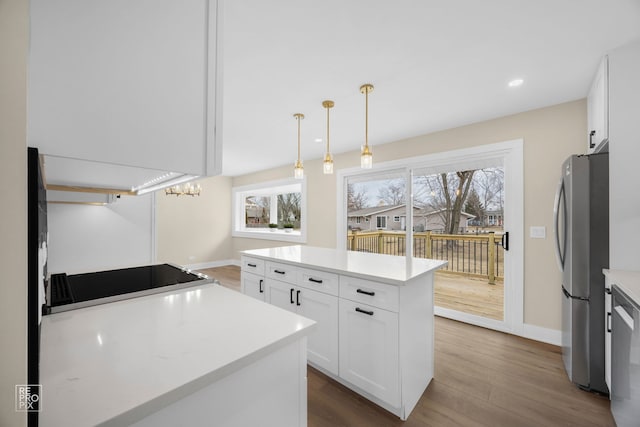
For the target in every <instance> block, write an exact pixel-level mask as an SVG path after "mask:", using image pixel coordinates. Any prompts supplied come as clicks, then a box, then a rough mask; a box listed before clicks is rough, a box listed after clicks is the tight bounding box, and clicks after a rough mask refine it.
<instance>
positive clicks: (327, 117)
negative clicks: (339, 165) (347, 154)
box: [326, 105, 331, 154]
mask: <svg viewBox="0 0 640 427" xmlns="http://www.w3.org/2000/svg"><path fill="white" fill-rule="evenodd" d="M326 108H327V154H329V109H330V108H331V107H329V106H328V105H327V106H326Z"/></svg>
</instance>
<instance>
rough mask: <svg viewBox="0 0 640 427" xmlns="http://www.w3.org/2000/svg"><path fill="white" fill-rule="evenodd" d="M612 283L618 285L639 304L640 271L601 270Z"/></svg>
mask: <svg viewBox="0 0 640 427" xmlns="http://www.w3.org/2000/svg"><path fill="white" fill-rule="evenodd" d="M603 272H604V275H605V276H607V277H608V278H609V282H610V283H611V284H612V285H616V286H618V287H619V288H620V289H622V291H623V292H624V293H625V294H627V295H628V296H629V298H631V299H632V300H633V301H635V303H636V304H638V305H640V271H628V270H607V269H605V270H603Z"/></svg>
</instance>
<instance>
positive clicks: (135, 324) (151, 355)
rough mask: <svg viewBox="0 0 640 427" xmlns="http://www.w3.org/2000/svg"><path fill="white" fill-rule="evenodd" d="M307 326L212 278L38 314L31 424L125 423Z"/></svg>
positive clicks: (288, 339) (291, 338) (304, 331)
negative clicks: (36, 407)
mask: <svg viewBox="0 0 640 427" xmlns="http://www.w3.org/2000/svg"><path fill="white" fill-rule="evenodd" d="M314 325H315V322H313V321H312V320H309V319H306V318H304V317H301V316H298V315H296V314H293V313H289V312H287V311H285V310H281V309H279V308H277V307H275V306H272V305H269V304H265V303H262V302H260V301H257V300H255V299H253V298H251V297H248V296H245V295H243V294H241V293H239V292H235V291H233V290H230V289H227V288H224V287H222V286H219V285H216V284H207V285H202V286H197V287H193V288H187V289H182V290H179V291H175V292H167V293H162V294H156V295H149V296H146V297H142V298H135V299H130V300H125V301H119V302H114V303H110V304H104V305H98V306H94V307H88V308H83V309H80V310H74V311H67V312H62V313H57V314H52V315H49V316H44V317H43V318H42V329H41V350H40V351H41V353H40V382H41V384H42V408H43V409H42V412H41V413H40V425H41V426H42V427H53V426H55V427H59V426H65V427H72V426H92V425H96V424H100V425H105V426H106V425H108V426H119V425H129V424H131V423H133V422H135V421H137V420H138V419H141V418H142V417H144V416H146V415H148V414H150V413H153V412H155V411H157V410H158V409H160V408H162V407H163V406H166V405H167V404H169V403H171V402H174V401H176V400H178V399H180V398H182V397H185V396H187V395H189V394H191V393H193V392H196V391H198V390H200V389H201V388H203V387H205V386H207V385H209V384H211V383H213V382H215V381H217V380H218V379H220V378H223V377H225V376H227V375H228V374H230V373H232V372H235V371H237V370H239V369H241V368H243V367H244V366H247V365H249V364H250V363H252V362H254V361H256V360H258V359H260V358H261V357H263V356H265V355H267V354H269V353H271V352H273V351H275V350H276V349H278V348H281V347H283V346H285V345H287V344H289V343H291V342H294V341H295V340H297V339H300V338H301V337H302V336H304V335H307V334H308V333H309V331H310V330H311V328H312V327H313V326H314Z"/></svg>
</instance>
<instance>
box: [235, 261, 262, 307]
mask: <svg viewBox="0 0 640 427" xmlns="http://www.w3.org/2000/svg"><path fill="white" fill-rule="evenodd" d="M241 263H242V266H241V267H240V268H241V270H242V276H241V278H240V289H241V290H242V293H244V294H246V295H249V296H251V297H254V298H256V299H259V300H260V301H264V300H265V283H264V282H265V280H264V261H262V260H259V259H246V258H244V257H243V258H242V261H241Z"/></svg>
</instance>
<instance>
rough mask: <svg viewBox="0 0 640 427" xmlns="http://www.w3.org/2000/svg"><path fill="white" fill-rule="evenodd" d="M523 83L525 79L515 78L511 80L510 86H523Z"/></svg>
mask: <svg viewBox="0 0 640 427" xmlns="http://www.w3.org/2000/svg"><path fill="white" fill-rule="evenodd" d="M522 83H524V80H522V79H513V80H511V81H510V82H509V87H518V86H522Z"/></svg>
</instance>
